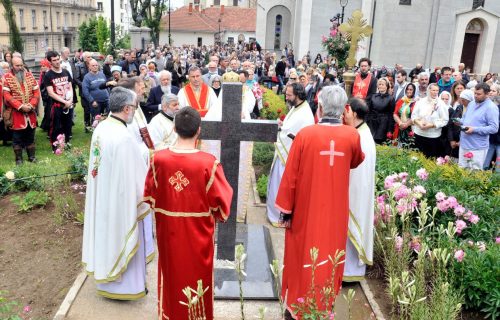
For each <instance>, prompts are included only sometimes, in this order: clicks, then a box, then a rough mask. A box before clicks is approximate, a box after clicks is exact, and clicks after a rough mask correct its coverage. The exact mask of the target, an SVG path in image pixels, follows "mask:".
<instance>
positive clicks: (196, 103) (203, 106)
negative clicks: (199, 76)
mask: <svg viewBox="0 0 500 320" xmlns="http://www.w3.org/2000/svg"><path fill="white" fill-rule="evenodd" d="M184 91H185V92H186V97H187V99H188V100H189V105H190V106H191V107H193V108H195V109H196V110H198V112H199V113H200V116H201V117H202V118H203V117H204V116H205V114H207V112H208V108H207V103H208V86H207V85H206V84H204V83H202V84H201V92H200V96H199V97H196V94H195V92H194V90H193V88H192V87H191V84H188V85H187V86H185V87H184Z"/></svg>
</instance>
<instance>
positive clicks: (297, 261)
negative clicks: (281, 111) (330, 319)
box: [276, 86, 364, 319]
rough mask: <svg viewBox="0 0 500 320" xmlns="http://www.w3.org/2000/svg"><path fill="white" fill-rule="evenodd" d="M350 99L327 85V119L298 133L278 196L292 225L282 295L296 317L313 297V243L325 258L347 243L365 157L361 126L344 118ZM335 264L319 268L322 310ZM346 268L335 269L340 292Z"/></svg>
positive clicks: (284, 219) (322, 102)
mask: <svg viewBox="0 0 500 320" xmlns="http://www.w3.org/2000/svg"><path fill="white" fill-rule="evenodd" d="M346 102H347V95H346V93H345V91H344V89H342V88H340V87H337V86H328V87H325V88H323V90H322V91H321V94H320V98H319V115H320V117H321V120H320V122H319V123H318V124H316V125H312V126H309V127H306V128H304V129H302V130H301V131H300V132H299V133H298V134H297V136H296V137H295V140H294V142H293V144H292V148H291V150H290V154H289V155H288V161H287V163H286V168H285V172H284V174H283V178H282V180H281V184H280V188H279V191H278V196H277V198H276V207H277V208H278V209H279V210H280V211H281V212H282V214H281V219H280V220H281V221H280V222H281V224H282V225H284V226H285V227H287V230H286V234H285V256H284V269H283V283H282V293H281V295H282V297H283V299H285V301H286V304H287V310H288V312H290V313H291V316H292V317H294V318H295V319H300V316H301V315H300V314H299V315H298V314H297V310H296V308H294V306H293V305H294V304H297V303H298V302H297V299H298V298H306V297H307V294H308V291H309V288H310V286H311V268H310V267H304V266H305V265H308V264H310V263H311V258H310V254H309V251H310V249H311V248H313V247H316V248H318V249H319V255H318V260H317V261H318V263H320V262H323V261H325V260H326V261H328V256H329V255H330V256H331V257H332V258H333V257H334V256H335V252H336V251H337V250H339V251H340V250H345V247H346V241H347V226H348V221H349V173H350V170H351V169H352V168H356V167H357V166H358V165H359V164H360V163H361V162H362V161H363V159H364V154H363V152H362V151H361V144H360V137H359V134H358V132H357V131H356V129H355V128H353V127H350V126H346V125H343V124H342V120H341V115H342V113H343V111H344V107H345V104H346ZM341 260H344V258H343V257H342V259H341ZM332 268H333V266H332V264H331V263H330V262H329V261H328V262H327V263H324V264H321V265H319V266H318V267H317V269H316V272H315V284H316V297H315V298H316V302H317V304H318V306H320V310H325V307H324V305H323V303H322V299H321V298H322V295H321V288H322V287H323V286H325V284H326V281H327V280H328V279H330V278H331V274H332ZM343 269H344V268H343V264H341V265H340V266H339V267H338V268H337V269H336V271H335V278H334V286H335V292H336V294H338V291H339V289H340V286H341V284H342V275H343V272H344V270H343ZM311 298H312V297H311Z"/></svg>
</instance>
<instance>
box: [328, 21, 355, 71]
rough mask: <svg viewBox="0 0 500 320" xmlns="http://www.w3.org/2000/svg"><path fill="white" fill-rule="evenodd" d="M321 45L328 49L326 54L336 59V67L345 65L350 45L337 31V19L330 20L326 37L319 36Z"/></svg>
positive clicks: (340, 67)
mask: <svg viewBox="0 0 500 320" xmlns="http://www.w3.org/2000/svg"><path fill="white" fill-rule="evenodd" d="M321 45H322V46H323V48H325V50H326V51H328V55H329V56H331V57H334V58H335V59H337V68H338V69H343V68H344V67H345V66H346V59H347V56H348V55H349V49H350V48H351V45H350V43H349V41H347V39H346V38H345V37H344V36H343V35H342V34H341V33H340V32H339V31H338V21H337V20H334V21H332V26H331V27H330V33H329V35H328V37H326V36H322V37H321Z"/></svg>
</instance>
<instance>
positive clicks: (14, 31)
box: [0, 0, 24, 53]
mask: <svg viewBox="0 0 500 320" xmlns="http://www.w3.org/2000/svg"><path fill="white" fill-rule="evenodd" d="M0 3H2V4H3V7H4V9H5V12H4V17H5V20H7V24H8V25H9V31H10V34H9V42H10V50H12V51H17V52H19V53H23V51H24V43H23V39H22V38H21V34H20V33H19V28H18V27H17V23H16V13H15V12H14V9H13V8H12V0H0Z"/></svg>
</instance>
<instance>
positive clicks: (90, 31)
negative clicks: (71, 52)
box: [78, 18, 99, 52]
mask: <svg viewBox="0 0 500 320" xmlns="http://www.w3.org/2000/svg"><path fill="white" fill-rule="evenodd" d="M96 29H97V19H95V18H92V19H90V20H89V21H86V22H84V23H82V24H81V25H80V27H79V28H78V34H79V39H78V41H79V43H80V47H81V48H82V49H83V50H85V51H93V52H95V51H98V50H99V46H98V44H97V32H96Z"/></svg>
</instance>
